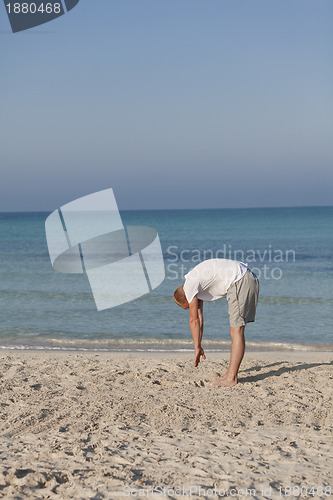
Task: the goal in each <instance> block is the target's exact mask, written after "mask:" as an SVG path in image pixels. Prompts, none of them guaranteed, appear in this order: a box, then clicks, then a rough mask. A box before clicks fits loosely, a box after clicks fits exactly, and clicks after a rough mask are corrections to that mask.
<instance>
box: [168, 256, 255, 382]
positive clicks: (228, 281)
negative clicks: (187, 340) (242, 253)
mask: <svg viewBox="0 0 333 500" xmlns="http://www.w3.org/2000/svg"><path fill="white" fill-rule="evenodd" d="M225 295H226V296H227V300H228V311H229V317H230V335H231V353H230V364H229V368H228V369H227V371H226V373H225V374H224V375H222V377H219V378H216V379H215V380H213V381H212V385H214V386H223V387H231V386H234V385H236V384H237V375H238V370H239V367H240V364H241V362H242V359H243V356H244V351H245V337H244V329H245V325H246V324H247V323H251V322H254V320H255V314H256V308H257V301H258V295H259V280H258V278H257V277H256V275H255V274H254V273H253V272H252V271H250V269H248V267H247V264H244V263H243V262H238V261H235V260H229V259H209V260H205V261H203V262H200V264H198V265H197V266H196V267H194V268H193V269H192V270H191V271H190V272H189V273H187V274H186V275H185V283H184V285H181V286H179V287H178V288H177V290H176V291H175V293H174V300H175V302H176V304H178V305H179V306H180V307H182V308H183V309H189V311H190V329H191V333H192V337H193V342H194V349H195V359H194V366H198V364H199V363H200V358H201V356H202V358H203V359H206V356H205V353H204V350H203V348H202V346H201V340H202V335H203V324H204V323H203V303H204V302H212V301H213V300H217V299H220V298H221V297H224V296H225Z"/></svg>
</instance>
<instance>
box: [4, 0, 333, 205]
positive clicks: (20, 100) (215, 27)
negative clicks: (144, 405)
mask: <svg viewBox="0 0 333 500" xmlns="http://www.w3.org/2000/svg"><path fill="white" fill-rule="evenodd" d="M332 24H333V2H332V0H311V1H310V0H132V1H129V0H81V1H80V3H79V4H78V5H77V7H75V8H74V9H73V10H72V11H71V12H69V13H67V14H66V15H64V16H63V17H60V18H58V19H56V20H54V21H52V22H50V23H47V24H45V25H43V26H40V27H38V28H35V29H33V30H28V31H25V32H21V33H17V34H12V33H11V31H10V26H9V21H8V19H7V17H6V12H5V8H4V6H3V4H1V5H0V44H1V49H0V51H1V79H0V86H1V91H2V92H1V95H2V103H1V115H0V159H1V174H2V175H1V182H0V210H14V211H15V210H53V209H55V208H57V207H58V206H60V205H61V204H63V203H66V202H68V201H71V200H73V199H75V198H77V197H80V196H83V195H85V194H88V193H92V192H94V191H98V190H101V189H106V188H108V187H112V188H113V189H114V192H115V196H116V199H117V202H118V206H119V208H120V209H132V208H148V209H149V208H172V207H174V208H210V207H211V208H215V207H260V206H293V205H332V204H333V194H332V193H333V189H332V188H333V162H332V160H333V148H332V131H333V30H332Z"/></svg>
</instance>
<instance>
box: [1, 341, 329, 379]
mask: <svg viewBox="0 0 333 500" xmlns="http://www.w3.org/2000/svg"><path fill="white" fill-rule="evenodd" d="M204 350H205V354H206V357H207V359H206V360H202V361H201V363H206V364H207V362H208V361H209V359H211V360H212V361H218V360H221V361H223V360H224V361H225V360H229V357H230V349H228V348H226V349H225V350H210V349H209V348H205V347H204ZM6 355H7V356H22V357H27V358H29V357H36V356H37V357H38V356H41V357H47V356H50V357H52V356H57V357H62V356H87V357H101V358H102V359H103V358H104V359H107V358H113V357H121V358H126V357H129V358H136V359H140V358H142V359H158V360H163V359H177V360H181V359H184V360H188V359H192V357H193V356H194V349H193V348H192V349H179V350H171V349H158V350H155V349H136V350H135V349H133V350H132V349H128V350H126V349H119V350H107V351H98V350H93V349H44V348H41V349H40V348H29V349H26V348H23V349H20V348H12V349H7V348H1V349H0V359H1V358H2V357H3V356H6ZM245 359H252V360H257V361H259V360H262V361H271V360H273V359H278V360H280V361H281V360H285V361H296V360H298V361H311V360H316V361H328V360H332V359H333V349H332V351H320V350H306V351H305V350H304V351H303V350H302V351H301V350H300V351H298V350H287V349H286V350H283V349H280V350H273V349H271V350H269V349H267V350H264V349H263V350H252V349H248V348H247V349H246V350H245V355H244V360H245ZM244 360H243V361H244ZM241 371H242V365H241V368H240V373H241Z"/></svg>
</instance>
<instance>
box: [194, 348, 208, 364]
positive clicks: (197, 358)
mask: <svg viewBox="0 0 333 500" xmlns="http://www.w3.org/2000/svg"><path fill="white" fill-rule="evenodd" d="M201 356H202V359H206V356H205V352H204V350H203V348H202V347H196V348H195V355H194V366H198V364H199V363H200V357H201Z"/></svg>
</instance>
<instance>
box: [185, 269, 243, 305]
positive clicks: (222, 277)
mask: <svg viewBox="0 0 333 500" xmlns="http://www.w3.org/2000/svg"><path fill="white" fill-rule="evenodd" d="M246 271H247V264H244V262H239V261H237V260H229V259H209V260H205V261H203V262H200V264H198V265H197V266H195V267H194V268H193V269H192V270H191V271H190V272H189V273H187V274H185V284H184V292H185V295H186V298H187V302H188V303H190V302H191V301H192V300H193V298H194V297H195V296H196V295H197V297H198V299H201V300H203V301H204V302H211V301H213V300H217V299H220V298H221V297H224V295H226V293H227V291H228V288H229V286H230V285H231V284H232V283H235V282H236V281H238V280H240V279H241V277H242V276H244V274H245V273H246Z"/></svg>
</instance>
